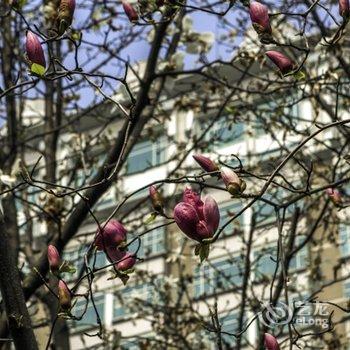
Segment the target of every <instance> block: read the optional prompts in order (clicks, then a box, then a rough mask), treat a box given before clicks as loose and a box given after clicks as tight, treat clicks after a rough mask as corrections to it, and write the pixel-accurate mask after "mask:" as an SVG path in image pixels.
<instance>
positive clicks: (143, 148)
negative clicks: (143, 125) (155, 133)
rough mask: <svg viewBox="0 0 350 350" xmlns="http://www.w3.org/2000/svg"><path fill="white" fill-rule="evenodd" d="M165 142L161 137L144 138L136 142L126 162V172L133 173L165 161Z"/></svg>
mask: <svg viewBox="0 0 350 350" xmlns="http://www.w3.org/2000/svg"><path fill="white" fill-rule="evenodd" d="M165 150H166V142H165V139H164V138H163V137H161V138H159V139H157V141H151V140H146V141H142V142H139V143H137V144H136V145H135V146H134V148H133V149H132V151H131V152H130V154H129V157H128V159H127V162H126V167H127V174H134V173H137V172H140V171H142V170H145V169H147V168H150V167H154V166H157V165H159V164H161V163H163V162H164V161H165Z"/></svg>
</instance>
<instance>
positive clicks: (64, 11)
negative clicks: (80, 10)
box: [58, 0, 75, 35]
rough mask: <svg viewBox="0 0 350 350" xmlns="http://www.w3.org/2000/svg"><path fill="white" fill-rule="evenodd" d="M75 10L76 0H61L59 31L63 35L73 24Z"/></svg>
mask: <svg viewBox="0 0 350 350" xmlns="http://www.w3.org/2000/svg"><path fill="white" fill-rule="evenodd" d="M74 11H75V0H61V2H60V7H59V9H58V33H59V34H60V35H62V34H63V33H64V32H65V31H66V29H67V28H68V27H69V26H70V25H71V24H72V21H73V16H74Z"/></svg>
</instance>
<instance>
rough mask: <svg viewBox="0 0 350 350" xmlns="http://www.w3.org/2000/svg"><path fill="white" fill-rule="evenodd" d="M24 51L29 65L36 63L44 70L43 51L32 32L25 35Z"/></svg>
mask: <svg viewBox="0 0 350 350" xmlns="http://www.w3.org/2000/svg"><path fill="white" fill-rule="evenodd" d="M26 51H27V57H28V59H29V61H30V62H31V63H36V64H38V65H40V66H42V67H44V68H45V67H46V60H45V55H44V50H43V48H42V47H41V44H40V41H39V39H38V37H37V36H36V35H35V34H34V33H32V32H28V33H27V38H26Z"/></svg>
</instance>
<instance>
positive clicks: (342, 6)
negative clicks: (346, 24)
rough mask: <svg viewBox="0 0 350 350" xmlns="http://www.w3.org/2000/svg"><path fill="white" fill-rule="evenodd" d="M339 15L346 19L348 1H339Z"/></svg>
mask: <svg viewBox="0 0 350 350" xmlns="http://www.w3.org/2000/svg"><path fill="white" fill-rule="evenodd" d="M339 14H340V16H342V17H343V18H348V17H349V15H350V3H349V0H339Z"/></svg>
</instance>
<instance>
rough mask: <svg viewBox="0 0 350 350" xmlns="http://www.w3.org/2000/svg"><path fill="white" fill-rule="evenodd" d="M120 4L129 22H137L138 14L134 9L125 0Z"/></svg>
mask: <svg viewBox="0 0 350 350" xmlns="http://www.w3.org/2000/svg"><path fill="white" fill-rule="evenodd" d="M122 4H123V9H124V11H125V14H126V15H127V16H128V18H129V20H130V22H137V21H138V19H139V15H138V13H137V12H136V10H135V9H134V7H133V6H132V5H131V4H129V3H128V2H126V1H122Z"/></svg>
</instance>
